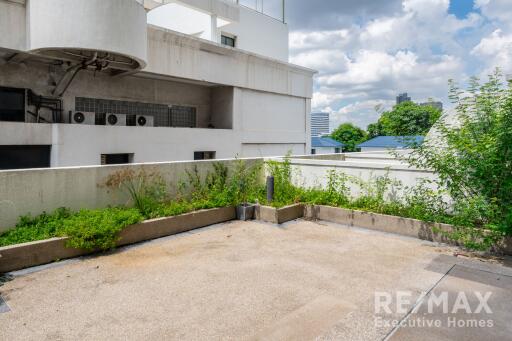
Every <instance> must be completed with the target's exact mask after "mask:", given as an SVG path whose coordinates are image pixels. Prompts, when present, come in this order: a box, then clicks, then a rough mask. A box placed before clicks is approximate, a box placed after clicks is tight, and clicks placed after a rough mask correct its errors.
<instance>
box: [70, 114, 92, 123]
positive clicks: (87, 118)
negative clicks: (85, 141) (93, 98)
mask: <svg viewBox="0 0 512 341" xmlns="http://www.w3.org/2000/svg"><path fill="white" fill-rule="evenodd" d="M71 123H74V124H84V125H94V124H95V123H96V114H95V113H93V112H84V111H76V112H74V113H73V115H72V116H71Z"/></svg>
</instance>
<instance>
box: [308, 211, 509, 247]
mask: <svg viewBox="0 0 512 341" xmlns="http://www.w3.org/2000/svg"><path fill="white" fill-rule="evenodd" d="M304 217H305V218H306V219H316V220H323V221H328V222H332V223H337V224H343V225H348V226H355V227H362V228H367V229H370V230H377V231H382V232H388V233H394V234H398V235H403V236H408V237H413V238H419V239H422V240H428V241H432V242H439V243H446V244H451V245H456V243H455V242H454V241H453V240H450V239H448V238H446V237H445V236H444V235H443V234H442V233H439V232H434V230H436V231H444V232H451V231H453V229H454V227H453V226H452V225H448V224H439V223H429V222H425V221H421V220H416V219H411V218H403V217H397V216H390V215H385V214H377V213H371V212H364V211H356V210H348V209H344V208H337V207H330V206H321V205H308V206H306V207H305V209H304ZM499 251H500V252H503V253H504V254H506V255H512V239H511V238H507V239H506V240H505V241H504V244H503V245H501V246H500V248H499Z"/></svg>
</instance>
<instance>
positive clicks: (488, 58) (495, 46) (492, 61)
mask: <svg viewBox="0 0 512 341" xmlns="http://www.w3.org/2000/svg"><path fill="white" fill-rule="evenodd" d="M471 54H473V55H475V56H477V57H479V58H480V59H481V60H482V62H483V63H485V65H486V66H487V67H486V68H485V69H484V70H483V71H482V72H483V73H485V74H489V73H490V72H492V70H493V69H495V68H496V67H500V68H502V70H503V71H504V72H506V73H510V72H512V34H504V33H503V31H502V30H501V29H497V30H495V31H494V32H492V33H491V34H490V35H489V36H487V37H484V38H482V40H481V41H480V43H479V44H478V45H476V46H475V47H474V48H473V50H471Z"/></svg>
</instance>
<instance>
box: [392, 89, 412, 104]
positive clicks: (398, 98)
mask: <svg viewBox="0 0 512 341" xmlns="http://www.w3.org/2000/svg"><path fill="white" fill-rule="evenodd" d="M410 101H411V97H409V96H408V95H407V92H404V93H403V94H400V95H398V96H396V105H398V104H400V103H403V102H410Z"/></svg>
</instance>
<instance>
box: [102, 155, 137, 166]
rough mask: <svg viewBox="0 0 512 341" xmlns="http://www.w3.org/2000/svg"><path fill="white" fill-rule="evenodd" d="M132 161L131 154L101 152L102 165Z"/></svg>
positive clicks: (122, 163)
mask: <svg viewBox="0 0 512 341" xmlns="http://www.w3.org/2000/svg"><path fill="white" fill-rule="evenodd" d="M132 162H133V154H128V153H123V154H101V164H102V165H124V164H128V163H132Z"/></svg>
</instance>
